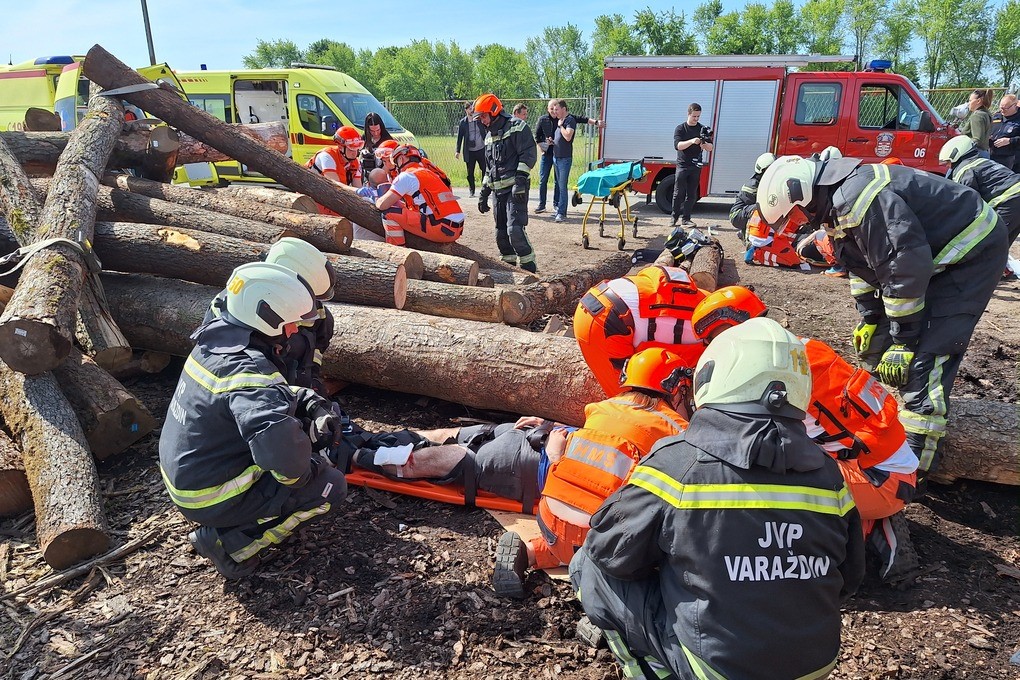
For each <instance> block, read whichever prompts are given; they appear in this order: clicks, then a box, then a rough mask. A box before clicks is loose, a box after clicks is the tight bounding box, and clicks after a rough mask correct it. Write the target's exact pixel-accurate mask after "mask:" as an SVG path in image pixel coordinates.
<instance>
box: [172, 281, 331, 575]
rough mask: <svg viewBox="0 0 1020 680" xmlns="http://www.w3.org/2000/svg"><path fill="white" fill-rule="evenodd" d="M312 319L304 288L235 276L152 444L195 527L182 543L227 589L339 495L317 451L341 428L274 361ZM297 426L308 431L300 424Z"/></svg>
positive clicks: (202, 332) (203, 330)
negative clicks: (299, 327)
mask: <svg viewBox="0 0 1020 680" xmlns="http://www.w3.org/2000/svg"><path fill="white" fill-rule="evenodd" d="M315 317H316V305H315V299H314V297H313V294H312V291H311V290H310V289H309V286H308V284H307V282H306V281H304V280H302V279H301V278H299V277H298V275H297V274H295V273H294V272H293V271H291V270H290V269H288V268H286V267H284V266H282V265H279V264H271V263H266V262H253V263H249V264H245V265H241V266H240V267H238V268H237V269H235V270H234V271H233V273H232V274H231V276H230V279H229V281H228V283H227V287H226V290H225V291H224V296H223V305H222V309H221V310H220V314H219V315H217V316H215V317H214V318H212V319H211V320H210V321H209V322H208V323H205V324H203V325H202V326H201V327H200V328H199V329H198V330H197V331H196V332H195V334H194V335H193V336H192V338H193V339H194V340H195V343H196V344H195V348H194V349H193V350H192V352H191V354H190V355H189V356H188V359H187V361H186V362H185V364H184V371H183V372H182V373H181V378H180V381H179V382H178V384H177V389H176V390H175V391H174V396H173V399H172V400H171V402H170V408H169V411H168V413H167V417H166V421H165V423H164V425H163V430H162V433H161V435H160V440H159V461H160V470H161V472H162V475H163V481H164V484H165V486H166V489H167V491H168V492H169V494H170V499H171V500H172V501H173V502H174V504H175V505H177V507H178V509H179V510H180V511H181V514H183V515H184V516H185V517H186V518H188V519H190V520H192V521H194V522H197V523H198V524H199V525H200V526H199V527H198V528H197V529H196V530H195V531H193V532H191V534H189V536H188V538H189V540H190V541H191V544H192V545H193V546H194V548H195V550H196V551H197V552H198V553H199V554H200V555H202V556H204V557H206V558H207V559H209V560H211V561H212V563H213V564H214V565H215V567H216V569H217V570H218V571H219V572H220V573H221V574H222V575H223V576H225V577H226V578H228V579H236V578H242V577H244V576H246V575H248V574H250V573H252V572H253V571H254V569H255V568H256V567H257V566H258V564H259V554H260V553H261V552H262V551H263V550H264V549H265V548H267V547H268V546H270V545H273V544H276V543H280V542H281V541H282V540H283V539H284V538H286V537H287V536H289V535H290V534H291V533H292V532H294V531H295V530H296V529H297V528H298V527H299V526H302V525H305V524H307V523H308V522H310V521H312V520H315V519H318V518H321V517H323V516H325V515H326V514H327V513H329V512H330V511H331V510H333V509H335V508H336V507H337V505H338V503H339V502H340V501H342V500H343V499H344V497H345V496H346V494H347V484H346V481H345V479H344V474H343V472H342V471H340V470H337V469H335V468H333V467H331V466H330V465H328V464H326V463H325V462H324V461H323V459H322V458H321V457H320V455H319V454H317V453H316V451H317V450H323V449H328V448H329V447H331V446H332V445H333V443H334V442H335V441H336V439H337V438H338V437H339V432H340V430H339V428H340V422H339V418H338V417H337V416H336V415H335V414H334V412H333V411H332V409H331V408H330V406H329V405H328V403H327V402H325V400H323V399H322V398H321V397H319V396H318V395H316V394H315V393H314V392H313V391H312V390H309V389H305V388H295V387H291V386H289V385H287V383H286V381H285V379H284V377H283V375H282V373H281V371H282V370H283V369H284V367H283V365H282V362H281V361H280V360H279V356H280V353H281V349H282V347H283V346H284V344H285V342H286V340H287V338H288V337H290V336H293V335H294V334H295V333H296V332H297V324H298V323H301V322H305V321H310V320H312V319H314V318H315ZM302 418H304V419H305V420H306V421H307V424H306V423H305V422H303V421H302Z"/></svg>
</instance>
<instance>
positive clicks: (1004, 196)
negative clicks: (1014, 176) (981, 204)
mask: <svg viewBox="0 0 1020 680" xmlns="http://www.w3.org/2000/svg"><path fill="white" fill-rule="evenodd" d="M1018 195H1020V182H1017V183H1016V184H1013V185H1012V186H1010V187H1009V188H1008V189H1006V190H1005V191H1003V192H1002V193H1001V194H999V195H998V196H996V197H995V198H993V199H992V200H990V201H988V205H990V206H992V207H993V208H995V207H997V206H1000V205H1002V204H1003V203H1005V202H1006V201H1008V200H1009V199H1011V198H1013V197H1014V196H1018Z"/></svg>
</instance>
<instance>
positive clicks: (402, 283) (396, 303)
mask: <svg viewBox="0 0 1020 680" xmlns="http://www.w3.org/2000/svg"><path fill="white" fill-rule="evenodd" d="M406 304H407V271H406V270H405V269H404V265H402V264H398V265H397V273H396V274H395V275H394V277H393V308H394V309H403V308H404V305H406Z"/></svg>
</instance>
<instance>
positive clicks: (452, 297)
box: [404, 281, 503, 323]
mask: <svg viewBox="0 0 1020 680" xmlns="http://www.w3.org/2000/svg"><path fill="white" fill-rule="evenodd" d="M404 310H406V311H408V312H418V313H420V314H430V315H432V316H445V317H447V318H449V319H471V320H472V321H487V322H489V323H503V291H502V290H499V289H496V288H477V287H474V286H457V285H450V284H448V283H436V282H435V281H409V282H408V283H407V304H405V305H404Z"/></svg>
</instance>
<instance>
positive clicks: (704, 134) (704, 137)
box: [698, 125, 715, 144]
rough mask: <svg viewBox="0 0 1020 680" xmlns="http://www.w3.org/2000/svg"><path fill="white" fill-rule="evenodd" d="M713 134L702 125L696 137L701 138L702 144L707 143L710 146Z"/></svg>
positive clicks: (713, 132)
mask: <svg viewBox="0 0 1020 680" xmlns="http://www.w3.org/2000/svg"><path fill="white" fill-rule="evenodd" d="M713 134H715V131H714V130H712V128H710V127H708V126H707V125H704V126H702V128H701V132H700V133H698V137H700V138H701V141H702V142H708V143H709V144H711V143H712V135H713Z"/></svg>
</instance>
